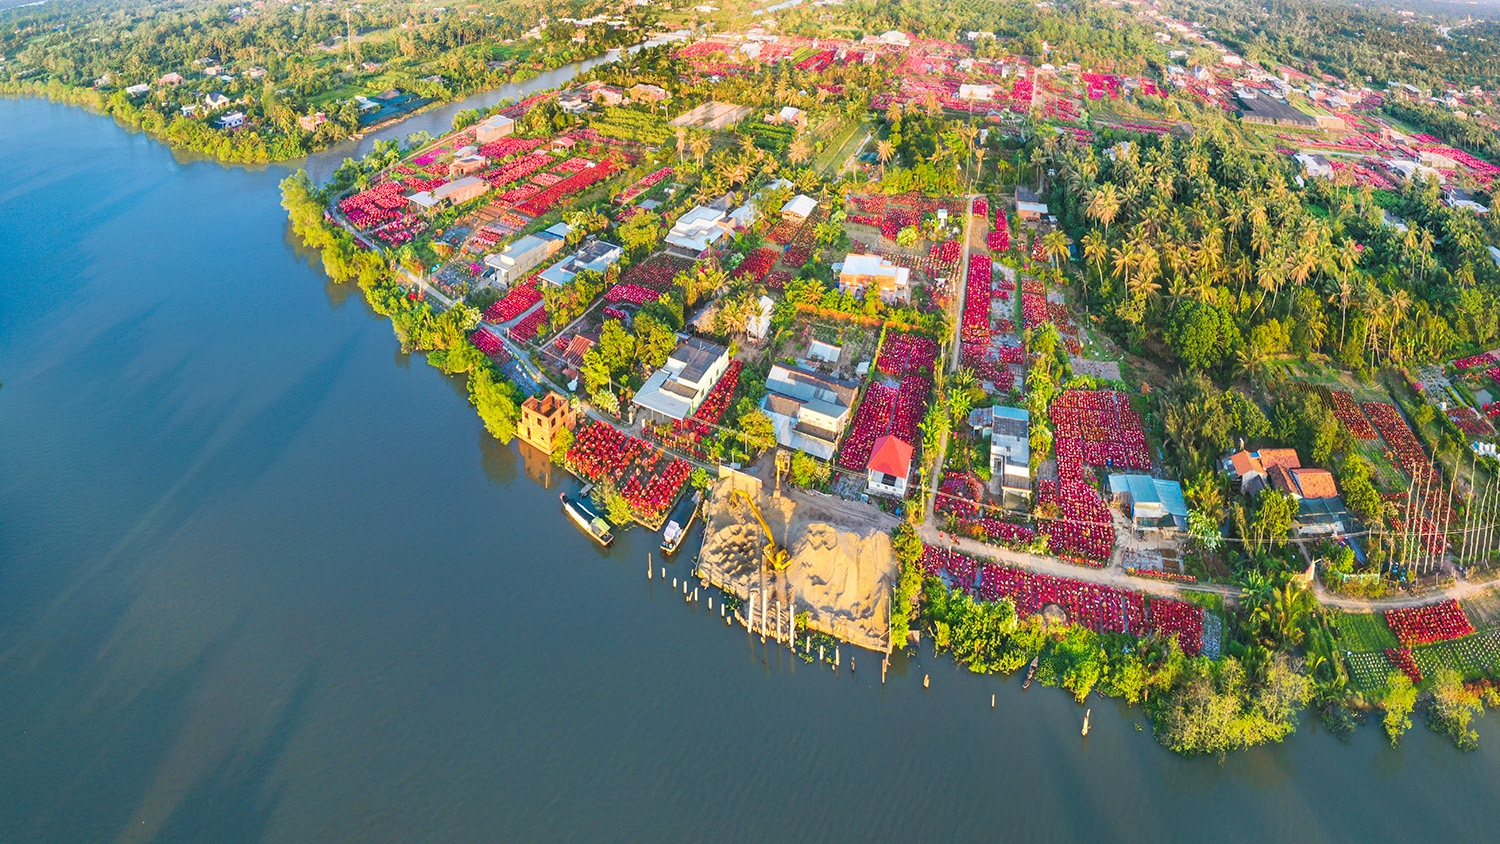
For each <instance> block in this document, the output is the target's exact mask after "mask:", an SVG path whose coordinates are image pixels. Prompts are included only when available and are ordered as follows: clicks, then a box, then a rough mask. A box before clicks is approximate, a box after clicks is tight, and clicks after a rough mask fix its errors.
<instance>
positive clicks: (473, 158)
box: [448, 153, 489, 179]
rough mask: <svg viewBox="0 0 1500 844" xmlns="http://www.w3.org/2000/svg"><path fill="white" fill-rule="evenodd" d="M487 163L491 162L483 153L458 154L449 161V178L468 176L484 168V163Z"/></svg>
mask: <svg viewBox="0 0 1500 844" xmlns="http://www.w3.org/2000/svg"><path fill="white" fill-rule="evenodd" d="M487 163H489V162H488V160H487V159H486V158H485V157H484V156H482V155H476V154H472V153H471V154H469V155H461V156H458V157H457V158H454V159H453V160H452V161H450V162H448V178H450V179H456V178H458V177H460V176H467V175H469V174H470V173H478V172H479V171H480V170H483V169H484V165H485V164H487Z"/></svg>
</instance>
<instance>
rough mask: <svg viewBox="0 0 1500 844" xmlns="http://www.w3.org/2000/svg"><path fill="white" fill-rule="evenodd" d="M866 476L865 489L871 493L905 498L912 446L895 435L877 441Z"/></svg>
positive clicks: (909, 474)
mask: <svg viewBox="0 0 1500 844" xmlns="http://www.w3.org/2000/svg"><path fill="white" fill-rule="evenodd" d="M866 474H867V477H866V480H865V488H866V489H868V490H869V491H870V492H872V493H875V494H876V495H893V496H895V497H897V498H905V497H906V483H907V480H908V479H909V478H910V477H911V445H909V444H908V443H906V442H903V441H902V440H901V438H899V437H897V436H896V435H894V434H886V435H885V436H883V437H881V438H880V439H878V440H876V441H875V446H874V448H873V449H872V450H871V451H870V464H869V468H868V470H867V472H866Z"/></svg>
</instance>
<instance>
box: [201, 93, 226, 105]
mask: <svg viewBox="0 0 1500 844" xmlns="http://www.w3.org/2000/svg"><path fill="white" fill-rule="evenodd" d="M203 104H204V105H206V106H208V107H209V108H224V107H225V106H227V105H229V98H228V97H226V96H224V95H223V94H221V93H219V92H218V91H214V92H212V93H210V94H209V95H208V96H206V97H204V98H203Z"/></svg>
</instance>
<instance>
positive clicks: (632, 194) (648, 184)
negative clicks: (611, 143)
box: [615, 167, 674, 205]
mask: <svg viewBox="0 0 1500 844" xmlns="http://www.w3.org/2000/svg"><path fill="white" fill-rule="evenodd" d="M673 172H674V171H673V170H672V168H671V167H662V168H660V169H658V170H655V171H652V172H651V173H649V174H647V175H645V176H642V177H641V178H640V179H638V180H637V181H636V182H635V184H633V185H631V186H630V187H628V188H626V189H625V190H622V191H620V193H619V195H617V196H616V197H615V203H616V204H618V205H624V204H626V203H628V202H631V201H633V200H634V199H635V198H636V197H638V196H640V195H641V194H643V193H645V192H646V191H648V190H651V189H652V188H653V187H656V185H657V184H658V183H659V182H661V180H662V179H665V178H667V177H669V176H671V175H672V173H673Z"/></svg>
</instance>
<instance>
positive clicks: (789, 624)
mask: <svg viewBox="0 0 1500 844" xmlns="http://www.w3.org/2000/svg"><path fill="white" fill-rule="evenodd" d="M654 569H655V561H654V560H653V559H652V557H651V555H650V554H647V555H646V579H647V580H648V581H649V580H652V579H653V577H654V575H653V570H654ZM661 579H662V582H663V583H665V582H666V580H667V568H666V566H662V567H661ZM672 588H673V589H676V588H677V577H676V576H675V575H674V576H673V577H672ZM682 596H683V600H684V601H686V602H688V603H697V602H698V587H696V586H695V587H693V590H692V591H691V592H689V591H688V581H687V579H686V578H684V579H683V581H682ZM755 598H756V595H755V594H754V593H751V595H750V603H749V608H748V611H747V612H746V613H745V617H744V618H743V619H741V620H742V621H743V622H744V624H745V632H746V633H747V634H750V635H754V633H755ZM770 603H771V602H770V601H769V600H762V601H761V602H760V641H761V643H762V644H764V643H765V641H766V638H767V637H768V636H769V637H770V638H772V639H775V640H776V641H778V642H783V641H784V642H786V643H787V646H788V647H790V648H791V649H792V650H793V651H795V650H796V649H797V614H796V613H795V612H792V611H790V608H789V610H788V612H787V618H786V628H785V629H783V628H782V626H781V608H780V607H778V608H777V609H776V629H775V630H771V629H770V627H769V622H768V621H767V619H766V614H767V607H768V606H769V605H770ZM793 606H795V605H793ZM708 608H709V609H710V610H712V609H713V608H714V599H713V596H712V595H709V596H708ZM719 617H720V618H722V619H724V624H725V625H732V624H734V620H735V618H736V616H731V615H729V612H728V607H727V605H726V604H725V603H724V602H723V601H720V602H719ZM783 633H785V634H786V638H785V639H783V638H782V634H783ZM805 647H806V648H807V652H808V653H812V634H811V633H809V634H808V636H807V644H806V646H805ZM818 661H819V662H828V655H827V651H826V648H825V646H823V645H819V646H818ZM840 662H841V655H840V651H839V647H838V646H837V645H835V646H834V648H833V661H832V662H831V663H830V665H831V666H832V668H833V670H834V671H837V670H839V665H840ZM890 664H891V658H890V655H889V654H887V655H886V656H885V657H884V658H882V659H881V661H880V682H881V683H884V682H885V675H886V670H887V669H889V668H890ZM849 671H850V672H851V673H852V672H853V671H854V657H852V656H851V657H849ZM924 685H925V680H924Z"/></svg>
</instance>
